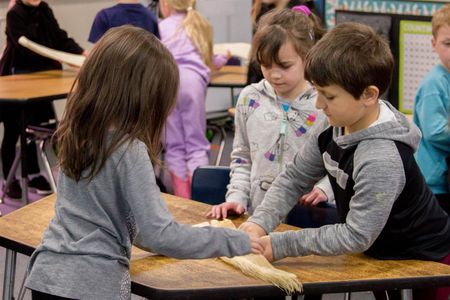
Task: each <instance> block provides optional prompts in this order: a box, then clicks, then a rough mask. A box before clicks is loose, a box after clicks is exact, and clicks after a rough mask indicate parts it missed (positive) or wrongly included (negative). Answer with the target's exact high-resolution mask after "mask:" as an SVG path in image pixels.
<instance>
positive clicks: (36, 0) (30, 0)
mask: <svg viewBox="0 0 450 300" xmlns="http://www.w3.org/2000/svg"><path fill="white" fill-rule="evenodd" d="M22 2H23V3H24V4H25V5H28V6H34V7H36V6H39V4H40V3H41V0H22Z"/></svg>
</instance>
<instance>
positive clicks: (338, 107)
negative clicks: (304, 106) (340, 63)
mask: <svg viewBox="0 0 450 300" xmlns="http://www.w3.org/2000/svg"><path fill="white" fill-rule="evenodd" d="M372 87H373V86H371V87H369V88H372ZM369 88H368V89H369ZM373 88H375V89H377V88H376V87H373ZM316 89H317V93H318V94H317V100H316V108H317V109H321V110H323V112H324V113H325V115H326V116H327V118H328V122H329V123H330V125H331V126H334V127H345V131H346V133H352V132H355V131H358V130H361V129H364V128H367V127H369V125H370V124H371V123H372V122H373V121H374V120H372V119H371V117H372V114H371V113H372V110H373V108H374V104H375V103H376V104H377V106H378V94H376V95H373V96H374V97H373V99H372V98H370V99H367V98H366V96H364V95H363V96H361V97H360V99H356V98H355V97H353V95H352V94H350V93H349V92H347V91H346V90H344V89H343V88H342V87H340V86H339V85H336V84H333V85H328V86H324V87H322V86H318V85H316ZM377 90H378V89H377Z"/></svg>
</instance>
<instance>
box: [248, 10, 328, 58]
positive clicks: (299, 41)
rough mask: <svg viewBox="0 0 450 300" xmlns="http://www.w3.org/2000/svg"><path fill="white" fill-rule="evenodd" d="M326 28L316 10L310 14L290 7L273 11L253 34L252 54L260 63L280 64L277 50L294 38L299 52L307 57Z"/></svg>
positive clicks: (261, 21) (264, 17)
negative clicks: (307, 14)
mask: <svg viewBox="0 0 450 300" xmlns="http://www.w3.org/2000/svg"><path fill="white" fill-rule="evenodd" d="M324 33H325V30H324V29H323V28H322V26H321V24H320V20H319V19H318V17H316V16H315V15H314V14H313V13H311V15H310V16H309V17H308V16H306V15H305V14H303V13H300V12H295V11H292V10H290V9H287V8H285V9H281V10H274V11H271V12H269V13H267V14H265V15H264V16H262V18H261V20H260V21H259V24H258V29H257V31H256V33H255V36H254V37H253V43H252V52H253V53H252V57H253V58H254V59H255V60H256V62H258V63H259V64H260V65H264V66H270V65H272V63H273V62H275V63H276V64H278V65H279V64H280V61H279V58H278V52H279V51H280V48H281V47H282V46H283V45H284V43H286V42H287V41H290V42H292V44H293V45H294V48H295V50H296V52H297V53H298V55H299V56H300V57H301V58H302V59H305V57H306V53H308V51H309V50H310V49H311V48H312V46H313V45H314V44H315V42H316V41H317V40H319V39H320V38H321V37H322V36H323V34H324Z"/></svg>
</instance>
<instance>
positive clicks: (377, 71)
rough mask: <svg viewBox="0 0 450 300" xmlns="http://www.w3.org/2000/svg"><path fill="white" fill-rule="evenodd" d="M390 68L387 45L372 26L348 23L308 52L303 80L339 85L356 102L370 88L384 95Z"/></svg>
mask: <svg viewBox="0 0 450 300" xmlns="http://www.w3.org/2000/svg"><path fill="white" fill-rule="evenodd" d="M393 68H394V58H393V56H392V53H391V50H390V49H389V45H388V43H387V42H386V41H385V40H384V39H383V38H382V37H381V36H380V35H378V34H376V33H375V31H374V30H373V29H372V28H371V27H369V26H367V25H364V24H359V23H352V22H348V23H342V24H339V25H337V26H336V27H335V28H333V29H332V30H331V31H330V32H328V33H327V34H326V35H325V36H324V37H323V38H322V39H321V40H320V41H319V42H318V43H317V44H316V45H315V46H314V47H313V48H312V49H311V51H309V53H308V55H307V56H306V62H305V78H306V79H307V80H309V81H310V82H312V83H314V84H316V85H319V86H328V85H332V84H336V85H339V86H340V87H342V88H343V89H345V90H346V91H347V92H349V93H350V94H352V96H353V97H355V98H356V99H359V98H360V97H361V95H362V93H363V92H364V90H365V89H366V88H367V87H368V86H370V85H374V86H376V87H377V88H378V89H379V90H380V95H381V94H383V93H384V92H385V91H386V90H387V88H388V87H389V84H390V83H391V79H392V71H393Z"/></svg>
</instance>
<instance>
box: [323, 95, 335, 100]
mask: <svg viewBox="0 0 450 300" xmlns="http://www.w3.org/2000/svg"><path fill="white" fill-rule="evenodd" d="M324 97H325V99H327V100H333V99H334V96H324Z"/></svg>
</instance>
